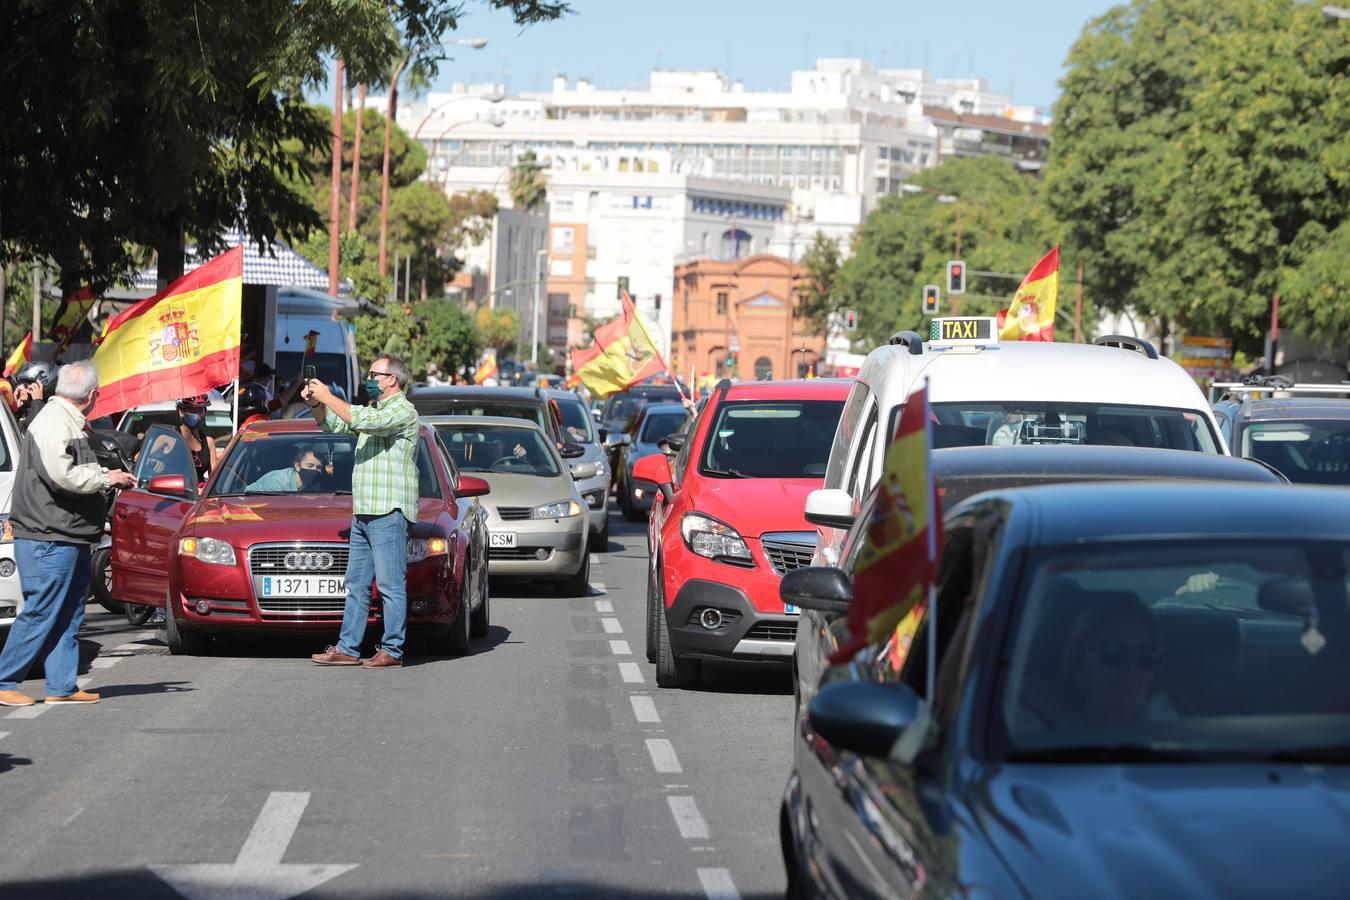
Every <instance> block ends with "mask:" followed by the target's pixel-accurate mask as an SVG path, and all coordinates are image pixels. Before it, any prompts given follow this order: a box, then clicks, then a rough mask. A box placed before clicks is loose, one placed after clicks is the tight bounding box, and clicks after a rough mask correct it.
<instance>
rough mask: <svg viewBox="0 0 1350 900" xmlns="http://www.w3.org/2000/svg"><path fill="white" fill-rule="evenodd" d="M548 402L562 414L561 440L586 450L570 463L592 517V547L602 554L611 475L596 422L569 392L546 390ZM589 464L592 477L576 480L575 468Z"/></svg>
mask: <svg viewBox="0 0 1350 900" xmlns="http://www.w3.org/2000/svg"><path fill="white" fill-rule="evenodd" d="M544 393H545V394H547V395H548V398H549V399H550V400H553V401H554V402H556V403H557V404H558V411H559V413H561V414H562V431H563V438H564V439H565V440H568V441H573V442H575V443H578V444H580V445H581V446H582V447H584V448H586V453H585V455H584V456H581V457H580V458H578V459H573V460H569V461H568V462H569V463H571V469H572V477H573V478H575V479H576V482H577V490H579V491H581V497H582V499H584V500H585V501H586V508H587V509H588V510H590V517H591V545H592V547H594V548H595V551H596V552H602V551H604V549H605V548H606V547H608V546H609V484H610V472H609V462H608V459H607V456H608V454H607V453H606V452H605V447H604V445H603V444H601V443H600V435H599V433H598V432H597V431H596V427H595V419H594V417H592V416H591V412H590V409H589V408H588V407H587V406H586V403H585V402H584V401H583V400H582V399H581V398H580V397H578V396H577V395H576V394H574V393H572V392H571V391H563V390H548V391H545V392H544ZM585 463H591V464H593V465H594V466H595V474H594V475H592V476H591V477H590V478H577V477H576V470H577V466H580V465H584V464H585Z"/></svg>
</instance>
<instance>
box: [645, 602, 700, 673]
mask: <svg viewBox="0 0 1350 900" xmlns="http://www.w3.org/2000/svg"><path fill="white" fill-rule="evenodd" d="M702 674H703V660H701V659H684V658H681V657H678V656H676V655H675V648H674V647H672V646H671V645H670V626H669V625H668V624H667V623H666V614H665V610H660V611H659V612H658V615H657V617H656V683H657V684H658V685H659V686H660V687H663V688H672V687H677V688H682V689H684V690H689V689H690V688H693V687H697V686H698V682H699V676H701V675H702Z"/></svg>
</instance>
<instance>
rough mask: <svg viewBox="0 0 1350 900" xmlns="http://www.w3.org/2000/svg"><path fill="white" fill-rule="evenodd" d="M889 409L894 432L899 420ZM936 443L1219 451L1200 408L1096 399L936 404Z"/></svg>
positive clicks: (946, 445)
mask: <svg viewBox="0 0 1350 900" xmlns="http://www.w3.org/2000/svg"><path fill="white" fill-rule="evenodd" d="M902 408H903V407H899V406H897V407H896V408H895V409H893V410H891V417H890V430H889V432H888V434H895V427H896V423H897V422H899V420H900V410H901V409H902ZM933 413H934V415H935V416H937V423H936V424H935V426H934V428H933V446H934V447H935V448H937V449H941V448H943V447H981V446H1011V445H1013V444H1102V445H1107V446H1117V447H1156V448H1161V449H1165V450H1196V451H1199V452H1200V453H1218V452H1219V442H1218V439H1217V438H1216V437H1215V436H1214V433H1213V431H1212V430H1211V428H1210V426H1209V422H1208V421H1207V420H1206V419H1205V417H1204V416H1203V415H1201V414H1200V413H1198V412H1193V411H1191V410H1183V409H1166V408H1162V407H1151V406H1108V405H1104V404H1101V405H1099V404H1096V403H1026V402H1022V401H1016V402H1007V403H934V404H933Z"/></svg>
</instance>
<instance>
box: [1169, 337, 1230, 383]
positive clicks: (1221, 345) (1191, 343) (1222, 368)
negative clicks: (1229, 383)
mask: <svg viewBox="0 0 1350 900" xmlns="http://www.w3.org/2000/svg"><path fill="white" fill-rule="evenodd" d="M1181 367H1182V368H1183V369H1185V370H1186V371H1187V372H1189V373H1190V375H1191V377H1192V378H1207V379H1223V378H1231V377H1232V376H1233V340H1232V338H1226V337H1204V336H1194V337H1192V336H1187V337H1184V338H1182V340H1181Z"/></svg>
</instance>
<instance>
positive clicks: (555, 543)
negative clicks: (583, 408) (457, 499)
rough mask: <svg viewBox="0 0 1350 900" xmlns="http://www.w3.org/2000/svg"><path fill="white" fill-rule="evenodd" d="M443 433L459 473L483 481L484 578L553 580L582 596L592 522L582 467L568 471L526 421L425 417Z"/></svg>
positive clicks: (589, 467) (585, 466)
mask: <svg viewBox="0 0 1350 900" xmlns="http://www.w3.org/2000/svg"><path fill="white" fill-rule="evenodd" d="M422 421H424V422H426V423H427V424H429V425H431V426H432V427H433V428H435V429H436V431H437V432H438V433H439V434H440V436H441V440H442V442H444V444H445V446H446V448H447V449H448V450H449V451H450V457H451V459H453V460H454V462H455V465H456V466H457V467H458V468H459V471H461V472H465V473H472V474H474V475H477V476H479V477H481V478H482V479H483V480H485V481H486V482H487V483H488V484H489V485H490V486H491V488H492V492H491V493H490V494H489V495H488V496H487V497H486V498H485V500H484V502H483V508H484V509H485V510H487V525H488V574H490V575H509V576H517V577H523V578H536V579H542V580H548V581H552V582H554V584H555V585H556V587H557V589H558V591H559V593H563V594H569V595H572V596H578V595H584V594H585V593H586V591H587V589H588V587H589V584H590V574H591V567H590V547H589V538H590V520H589V517H588V515H587V513H586V501H585V500H584V499H583V498H582V496H581V492H580V491H579V490H578V489H577V484H576V481H574V480H573V479H574V477H575V478H576V480H579V481H585V480H586V479H587V478H591V477H594V475H595V471H594V469H595V467H594V465H593V464H590V463H579V464H577V465H576V466H575V467H574V470H573V472H569V471H568V468H567V466H566V465H565V464H564V462H563V458H562V456H561V455H560V454H559V453H558V449H557V447H555V446H554V444H553V442H552V441H550V440H548V438H546V437H545V436H544V433H543V432H542V431H541V430H540V429H539V426H538V425H536V424H535V423H533V422H530V421H527V420H524V419H506V418H498V417H494V416H423V417H422Z"/></svg>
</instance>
